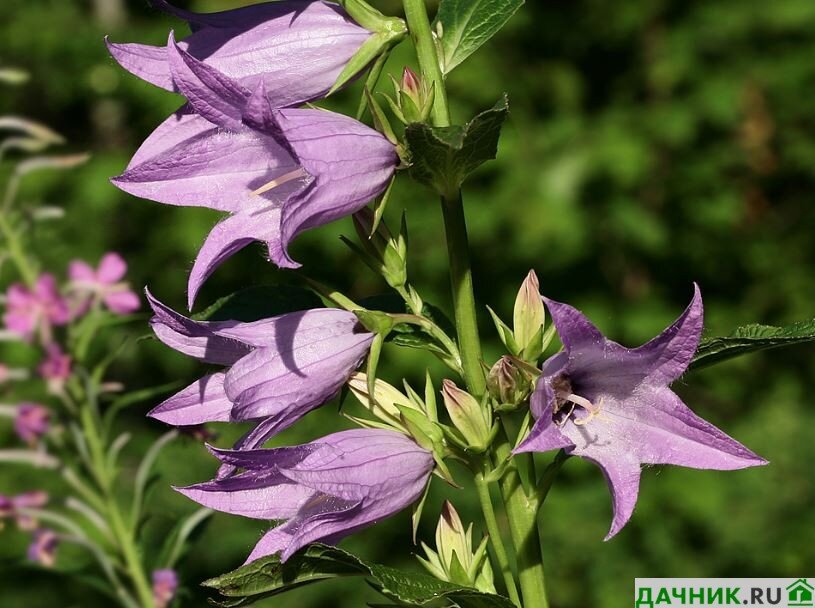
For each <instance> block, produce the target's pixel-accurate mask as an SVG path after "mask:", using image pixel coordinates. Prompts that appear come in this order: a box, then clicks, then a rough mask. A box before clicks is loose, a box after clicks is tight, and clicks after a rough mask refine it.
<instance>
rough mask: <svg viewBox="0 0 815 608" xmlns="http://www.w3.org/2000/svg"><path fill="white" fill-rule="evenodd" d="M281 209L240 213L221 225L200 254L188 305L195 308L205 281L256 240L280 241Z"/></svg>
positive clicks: (192, 275) (208, 237)
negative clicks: (278, 236) (277, 239)
mask: <svg viewBox="0 0 815 608" xmlns="http://www.w3.org/2000/svg"><path fill="white" fill-rule="evenodd" d="M279 226H280V210H279V209H277V208H275V207H269V208H267V209H263V210H259V211H256V212H245V213H237V214H235V215H232V216H229V217H228V218H226V219H225V220H223V221H221V222H220V223H218V224H217V225H216V226H215V227H214V228H213V229H212V230H211V231H210V233H209V234H208V235H207V238H206V240H205V241H204V244H203V245H202V246H201V249H200V250H199V251H198V256H197V257H196V258H195V263H194V264H193V267H192V271H191V272H190V276H189V279H188V282H187V305H188V306H189V308H190V309H192V307H193V305H194V304H195V299H196V297H197V296H198V292H199V291H200V289H201V287H202V286H203V284H204V282H205V281H206V280H207V279H208V278H209V276H210V275H211V274H212V273H213V272H215V269H216V268H218V266H220V265H221V264H223V263H224V262H225V261H226V260H227V259H229V258H230V257H231V256H233V255H234V254H236V253H237V252H238V251H240V250H241V249H243V248H244V247H246V246H248V245H251V244H252V243H253V242H254V241H270V240H272V239H276V238H277V235H278V233H279V230H280V228H279Z"/></svg>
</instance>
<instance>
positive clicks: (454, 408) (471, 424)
mask: <svg viewBox="0 0 815 608" xmlns="http://www.w3.org/2000/svg"><path fill="white" fill-rule="evenodd" d="M441 394H442V397H443V398H444V406H445V407H446V408H447V413H448V414H450V419H451V420H452V421H453V425H454V426H455V427H456V429H458V431H459V433H461V435H462V436H463V437H464V441H465V442H466V443H467V444H468V446H469V447H470V449H472V450H474V451H483V450H485V449H486V448H487V446H488V445H489V443H490V435H491V429H492V411H491V409H490V407H489V406H488V405H485V406H484V407H482V406H481V404H480V403H479V402H478V401H477V400H476V399H475V397H473V396H472V395H470V393H468V392H467V391H463V390H461V389H460V388H459V387H457V386H456V385H455V383H454V382H451V381H450V380H445V381H444V382H443V383H442V391H441Z"/></svg>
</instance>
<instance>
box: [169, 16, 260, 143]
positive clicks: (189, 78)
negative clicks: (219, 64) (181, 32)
mask: <svg viewBox="0 0 815 608" xmlns="http://www.w3.org/2000/svg"><path fill="white" fill-rule="evenodd" d="M167 57H168V58H169V61H170V74H172V77H173V82H174V83H175V85H176V87H178V91H179V92H180V93H181V94H182V95H184V97H186V98H187V101H188V102H189V104H190V105H191V106H192V107H193V108H194V109H195V111H196V112H197V113H198V114H200V115H201V116H203V117H204V118H206V119H207V120H208V121H210V122H211V123H214V124H216V125H218V126H219V127H223V128H225V129H229V130H230V131H238V130H240V129H241V128H242V127H243V121H242V115H243V108H244V106H245V105H246V100H247V99H248V98H249V95H250V92H249V90H248V89H247V88H246V87H244V86H241V85H240V84H238V83H237V82H235V81H234V80H232V79H231V78H229V77H228V76H225V75H224V74H222V73H221V72H220V71H218V70H217V69H215V68H213V67H211V66H209V65H207V64H206V63H204V62H202V61H199V60H197V59H196V58H195V57H193V56H192V55H190V54H189V53H187V52H186V51H184V50H183V49H182V48H181V47H179V46H178V44H176V41H175V36H174V34H173V32H170V37H169V39H168V41H167Z"/></svg>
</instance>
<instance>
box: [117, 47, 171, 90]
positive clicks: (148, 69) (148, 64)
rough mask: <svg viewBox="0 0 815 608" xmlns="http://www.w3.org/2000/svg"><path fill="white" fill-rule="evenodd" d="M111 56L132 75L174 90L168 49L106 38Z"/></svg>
mask: <svg viewBox="0 0 815 608" xmlns="http://www.w3.org/2000/svg"><path fill="white" fill-rule="evenodd" d="M105 44H106V45H107V47H108V51H109V52H110V54H111V56H112V57H113V58H114V59H115V60H116V61H117V62H118V63H119V65H120V66H122V67H123V68H124V69H126V70H127V71H128V72H130V73H131V74H134V75H135V76H138V77H139V78H141V79H142V80H146V81H147V82H150V83H152V84H154V85H156V86H157V87H161V88H162V89H166V90H168V91H172V90H174V85H173V77H172V76H171V75H170V63H169V61H168V60H167V49H166V47H162V46H150V45H147V44H132V43H125V44H121V43H116V42H111V41H110V40H109V39H108V37H107V36H105Z"/></svg>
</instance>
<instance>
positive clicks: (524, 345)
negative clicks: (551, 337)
mask: <svg viewBox="0 0 815 608" xmlns="http://www.w3.org/2000/svg"><path fill="white" fill-rule="evenodd" d="M544 315H545V313H544V310H543V300H542V299H541V295H540V284H539V283H538V277H537V275H536V274H535V271H534V270H530V271H529V274H528V275H526V279H524V282H523V283H522V284H521V288H520V289H519V290H518V295H517V296H516V298H515V310H514V313H513V334H514V335H515V342H516V343H517V344H518V347H519V348H520V349H521V350H524V349H529V348H530V347H532V348H533V349H534V345H533V342H534V341H536V340H537V341H540V340H541V339H542V336H543V321H544ZM538 356H540V353H537V354H536V355H535V356H534V358H537V357H538ZM530 358H532V357H530Z"/></svg>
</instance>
